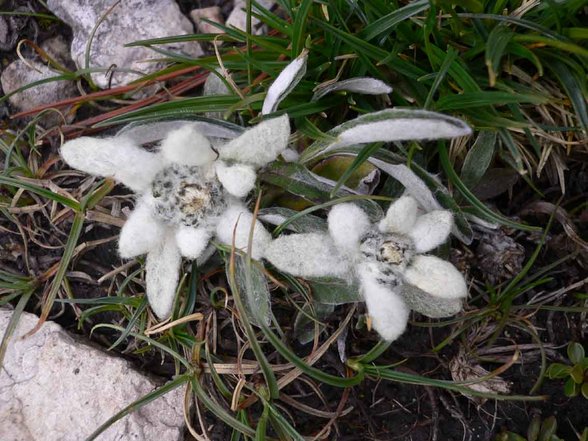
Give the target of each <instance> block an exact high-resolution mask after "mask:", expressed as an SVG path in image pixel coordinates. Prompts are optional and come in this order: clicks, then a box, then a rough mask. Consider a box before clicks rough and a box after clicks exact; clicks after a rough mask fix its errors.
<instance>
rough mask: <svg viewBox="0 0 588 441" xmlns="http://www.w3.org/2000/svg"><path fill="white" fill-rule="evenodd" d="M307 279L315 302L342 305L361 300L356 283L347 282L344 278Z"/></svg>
mask: <svg viewBox="0 0 588 441" xmlns="http://www.w3.org/2000/svg"><path fill="white" fill-rule="evenodd" d="M307 281H308V282H309V284H310V287H311V288H312V298H313V300H314V301H315V302H318V303H324V304H327V305H344V304H347V303H355V302H361V301H362V300H363V299H362V297H361V295H360V294H359V287H358V286H357V285H356V284H349V283H347V282H346V281H345V280H341V279H336V278H334V277H318V278H309V279H307Z"/></svg>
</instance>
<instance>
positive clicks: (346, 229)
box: [264, 196, 467, 340]
mask: <svg viewBox="0 0 588 441" xmlns="http://www.w3.org/2000/svg"><path fill="white" fill-rule="evenodd" d="M417 211H418V207H417V203H416V201H415V200H414V199H413V198H412V197H409V196H404V197H401V198H400V199H398V200H397V201H395V202H394V203H393V204H392V205H391V206H390V208H389V209H388V212H387V213H386V216H385V217H384V219H382V220H381V221H380V222H379V223H378V224H377V225H372V224H371V222H370V220H369V218H368V216H367V214H366V213H365V212H364V211H363V210H362V209H361V208H359V207H358V206H357V205H354V204H349V203H348V204H340V205H337V206H335V207H334V208H333V209H332V210H331V211H330V213H329V216H328V228H329V233H328V234H326V233H309V234H291V235H289V236H283V237H279V238H277V239H276V240H274V241H273V242H272V243H271V244H270V245H269V246H268V247H267V249H266V253H265V256H264V257H265V258H266V259H267V260H268V261H270V262H271V263H272V264H273V265H274V266H275V267H276V268H278V269H279V270H281V271H284V272H288V273H290V274H293V275H295V276H301V277H307V278H312V277H325V276H332V277H338V278H342V279H346V280H347V281H348V282H349V283H353V282H355V283H358V285H359V287H360V292H361V294H362V296H363V298H364V299H365V301H366V304H367V309H368V313H369V315H370V317H371V320H372V325H373V328H374V329H375V330H376V331H378V332H379V333H380V335H381V336H382V337H383V338H384V339H386V340H395V339H396V338H398V337H399V336H400V334H402V333H403V332H404V329H405V328H406V324H407V322H408V314H409V306H410V307H412V308H413V309H417V310H418V309H419V307H420V308H421V309H424V310H426V311H428V312H429V314H428V315H431V316H442V315H448V314H452V313H455V312H457V311H458V310H459V309H460V308H461V299H462V298H463V297H465V296H466V295H467V287H466V283H465V280H464V278H463V276H462V275H461V273H460V272H459V271H458V270H457V269H456V268H455V267H454V266H453V265H452V264H451V263H449V262H447V261H445V260H442V259H440V258H438V257H435V256H429V255H423V254H422V253H426V252H427V251H431V250H432V249H434V248H436V247H437V246H439V245H440V244H442V243H443V242H444V241H445V240H446V239H447V237H448V236H449V233H450V230H451V226H452V224H453V217H452V215H451V213H450V212H449V211H446V210H436V211H432V212H429V213H426V214H424V215H422V216H418V212H417ZM294 256H296V257H294ZM427 302H430V303H432V305H429V307H427V305H426V303H427ZM431 306H434V307H433V309H432V310H431ZM437 307H438V308H439V311H438V313H437V312H436V311H435V309H436V308H437Z"/></svg>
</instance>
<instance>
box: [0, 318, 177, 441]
mask: <svg viewBox="0 0 588 441" xmlns="http://www.w3.org/2000/svg"><path fill="white" fill-rule="evenodd" d="M11 314H12V311H8V310H6V309H0V335H3V334H4V332H5V330H6V326H7V324H8V321H9V319H10V316H11ZM37 320H38V318H37V317H36V316H35V315H33V314H28V313H23V315H22V316H21V318H20V321H19V323H18V327H17V329H16V331H15V333H14V334H13V336H12V339H11V340H10V343H9V345H8V350H7V352H6V356H5V358H4V366H3V368H2V369H1V370H0V422H1V423H0V439H1V440H2V441H23V440H27V441H37V440H38V441H41V440H61V441H69V440H71V441H78V440H82V439H85V438H86V437H88V435H90V434H91V433H92V432H93V431H94V430H95V429H96V428H97V427H98V426H100V425H101V424H102V423H104V422H105V421H106V420H107V419H108V418H110V417H112V416H113V415H114V414H116V413H117V412H118V411H119V410H121V409H122V408H124V407H125V406H127V405H129V404H131V403H132V402H133V401H135V400H137V399H138V398H140V397H142V396H144V395H146V394H147V393H149V392H151V391H152V390H154V389H155V388H156V387H157V385H156V383H155V382H154V381H153V380H152V379H150V378H148V377H146V376H144V375H143V374H140V373H139V372H137V371H135V370H134V369H132V368H131V367H130V365H129V362H127V361H126V360H123V359H122V358H117V357H114V356H112V355H109V354H106V353H105V352H103V351H101V350H99V349H96V348H94V347H91V346H88V345H86V344H83V343H81V342H79V341H77V340H75V339H74V338H72V337H71V336H70V335H69V334H67V333H66V332H65V331H64V330H63V329H62V328H61V327H60V326H59V325H57V324H56V323H53V322H47V323H45V324H44V325H43V327H42V328H41V329H40V330H39V331H38V332H37V333H36V334H34V335H32V336H30V337H26V338H21V337H22V336H23V335H24V334H26V333H27V332H28V331H29V330H30V329H32V328H33V326H34V325H35V324H36V323H37ZM182 401H183V390H182V388H181V387H180V388H179V389H175V390H174V391H172V392H170V393H168V394H166V395H164V396H163V397H161V398H159V399H157V400H155V401H153V402H151V403H149V404H147V405H146V406H144V407H142V408H140V409H139V410H136V411H135V412H133V413H131V414H130V415H128V416H126V417H125V418H123V419H122V420H119V421H118V422H116V423H115V424H114V425H113V426H111V427H110V428H109V429H108V430H107V431H106V432H104V433H103V434H102V436H100V437H99V438H98V439H99V440H100V441H110V440H112V441H114V440H122V439H124V440H131V439H132V440H134V441H140V440H153V441H161V440H180V439H183V425H184V420H183V416H182V406H183V403H182Z"/></svg>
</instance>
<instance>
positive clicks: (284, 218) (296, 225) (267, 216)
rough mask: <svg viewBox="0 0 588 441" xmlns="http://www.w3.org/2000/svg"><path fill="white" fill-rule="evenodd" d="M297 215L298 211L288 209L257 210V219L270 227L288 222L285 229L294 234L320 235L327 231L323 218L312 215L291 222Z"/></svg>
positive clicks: (270, 208)
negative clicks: (270, 225)
mask: <svg viewBox="0 0 588 441" xmlns="http://www.w3.org/2000/svg"><path fill="white" fill-rule="evenodd" d="M299 213H300V212H299V211H296V210H292V209H290V208H284V207H269V208H263V209H261V210H259V215H258V219H260V220H262V221H264V222H267V223H270V224H272V225H281V224H282V223H284V222H288V224H287V226H286V228H285V229H286V230H290V231H293V232H295V233H322V232H325V231H327V222H326V221H325V220H324V219H323V218H321V217H318V216H314V215H312V214H306V215H304V216H301V217H298V216H297V217H296V218H294V219H293V220H292V217H293V216H296V215H298V214H299Z"/></svg>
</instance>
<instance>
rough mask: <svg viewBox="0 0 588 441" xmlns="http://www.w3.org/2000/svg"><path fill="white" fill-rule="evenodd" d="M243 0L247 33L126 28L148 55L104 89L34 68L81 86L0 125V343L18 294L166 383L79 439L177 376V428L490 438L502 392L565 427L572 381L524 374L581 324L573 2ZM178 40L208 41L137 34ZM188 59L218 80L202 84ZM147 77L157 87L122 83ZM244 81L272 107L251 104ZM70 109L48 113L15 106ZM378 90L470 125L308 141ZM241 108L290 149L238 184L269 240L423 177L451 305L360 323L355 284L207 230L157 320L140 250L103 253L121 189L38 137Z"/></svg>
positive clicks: (258, 101)
mask: <svg viewBox="0 0 588 441" xmlns="http://www.w3.org/2000/svg"><path fill="white" fill-rule="evenodd" d="M247 5H248V6H247V7H248V11H249V13H250V16H255V17H257V18H259V19H260V20H261V21H262V22H263V23H265V24H266V25H267V27H268V30H269V32H268V34H267V35H252V34H251V33H247V32H243V31H239V30H237V29H233V28H230V29H229V28H225V27H222V26H220V27H221V28H222V29H223V30H224V32H225V33H224V34H223V35H221V36H217V35H188V36H185V35H184V36H178V37H169V38H165V39H159V40H150V41H137V42H134V43H132V44H130V46H137V45H140V46H147V47H150V48H152V49H153V50H154V51H157V52H159V53H160V54H161V58H162V59H165V60H167V61H168V64H169V66H168V67H167V68H166V69H165V70H163V71H161V72H158V73H156V74H152V75H150V76H147V77H145V78H143V80H142V81H139V82H137V83H136V84H132V85H129V86H125V87H119V88H115V89H109V90H106V91H98V90H97V89H95V86H94V85H93V83H92V82H91V80H90V79H89V72H91V71H92V66H90V69H89V70H80V71H75V72H74V71H65V70H64V71H63V72H61V73H60V74H59V75H56V78H59V79H74V80H77V81H78V82H79V85H80V87H81V88H82V90H84V94H82V95H81V96H80V97H77V98H75V99H70V100H66V101H63V102H58V103H53V104H52V105H48V106H43V107H39V108H37V109H32V110H31V111H30V112H25V113H21V114H13V115H12V117H13V119H11V120H9V121H8V123H7V124H6V123H5V126H4V127H3V131H2V133H1V134H0V149H1V150H2V159H3V161H4V169H3V173H2V174H1V175H0V212H1V213H2V216H1V219H0V226H1V227H2V235H1V236H0V245H1V247H2V253H1V254H0V258H1V262H0V263H1V266H0V294H1V298H0V304H1V305H12V307H13V308H14V313H13V318H12V320H11V323H10V325H9V328H8V330H7V332H6V333H5V335H4V337H3V340H2V345H1V346H0V358H1V354H2V353H3V352H4V351H5V349H6V346H7V345H8V344H9V342H10V337H11V332H12V331H13V330H14V327H15V326H16V323H17V322H18V319H19V316H20V314H21V313H22V312H23V311H25V310H26V311H31V312H36V313H39V314H40V317H41V319H40V322H39V323H40V324H41V323H42V322H43V321H45V320H47V319H48V318H55V319H56V320H58V321H60V322H61V323H62V324H64V325H65V326H67V327H68V328H70V329H72V330H77V332H80V333H84V334H86V335H90V334H91V335H92V338H94V339H96V340H98V341H100V342H101V343H103V344H104V345H105V346H107V347H109V348H110V349H111V350H116V351H121V352H123V353H125V354H127V355H128V356H130V357H133V358H134V359H135V360H136V361H137V363H138V364H139V365H141V366H143V367H145V368H146V369H148V370H150V371H152V372H155V373H159V374H160V375H163V376H164V377H166V378H167V379H172V380H171V381H170V382H169V383H167V384H166V385H165V386H163V387H162V388H160V389H158V390H156V391H154V392H152V393H151V394H149V395H148V396H145V397H144V398H143V399H141V400H139V401H138V402H136V403H129V407H128V408H127V409H123V410H122V411H121V412H120V413H118V414H116V415H114V416H113V417H112V418H111V419H110V420H109V421H107V422H104V424H102V425H101V426H100V427H99V428H97V430H96V432H95V433H94V434H93V436H92V437H91V438H95V437H96V436H98V434H99V433H101V432H102V431H103V430H104V429H105V428H106V427H108V425H110V424H112V423H113V422H115V421H116V420H118V419H119V418H121V417H122V416H124V415H125V413H126V412H128V411H130V410H132V409H136V408H138V407H140V406H141V405H142V404H144V403H147V402H149V401H151V400H153V399H156V398H157V397H159V396H161V395H163V394H165V393H167V392H169V391H170V390H172V389H174V388H178V387H184V388H185V390H186V403H187V406H186V415H187V421H188V430H189V432H190V433H191V435H192V436H193V437H194V438H196V439H206V438H207V437H209V438H215V437H216V438H217V439H251V438H256V439H264V438H265V437H272V438H278V439H297V440H300V439H304V438H303V437H313V438H315V439H328V438H329V437H337V436H340V437H342V438H343V437H345V436H355V435H356V434H357V433H362V434H366V437H368V436H369V437H372V438H380V439H381V438H386V437H396V438H399V439H403V438H407V437H412V438H413V439H419V438H431V439H449V438H456V439H460V438H461V437H462V436H475V435H478V433H474V432H475V431H484V433H485V434H486V436H487V437H488V438H490V437H491V436H494V435H496V431H497V430H498V428H499V427H500V423H498V424H495V422H496V421H500V420H501V419H502V418H508V419H510V420H512V421H517V423H518V426H519V427H520V430H516V431H515V432H524V430H525V428H526V427H527V426H528V420H529V417H528V415H527V413H526V412H525V409H524V405H523V404H521V403H520V402H521V401H523V402H524V401H533V402H534V406H539V407H541V408H542V410H543V413H544V414H547V415H550V414H552V413H553V410H554V408H556V407H557V409H559V412H561V413H563V412H565V413H566V415H567V417H568V419H569V424H568V421H563V422H561V424H560V435H559V436H563V437H565V439H573V438H572V437H573V436H575V430H576V429H577V428H578V427H580V422H581V421H582V418H585V414H586V412H585V408H584V407H582V406H585V402H586V401H585V400H584V399H581V398H579V397H578V398H574V399H569V398H568V397H566V396H564V395H563V394H562V393H561V388H560V387H555V388H552V386H553V385H554V382H550V381H545V380H546V376H547V375H546V374H547V373H549V374H552V373H553V372H552V370H553V371H557V369H556V368H550V369H549V370H548V364H549V361H548V360H549V359H550V358H552V357H555V356H556V353H555V350H554V348H555V347H557V346H561V345H562V344H567V342H569V341H582V338H585V334H584V333H585V332H586V331H585V329H584V328H583V327H582V322H583V317H585V314H586V312H587V311H588V307H587V298H586V295H585V283H586V280H585V278H584V277H585V276H583V274H585V268H586V265H587V264H588V254H587V250H588V245H587V243H586V233H587V232H586V230H585V226H584V227H583V226H582V220H583V219H585V216H586V210H587V205H586V202H585V200H586V198H585V189H586V182H587V178H586V170H585V162H586V155H587V154H588V143H587V131H588V110H587V107H586V99H587V97H588V91H587V89H586V81H585V79H586V71H587V67H588V51H587V50H586V49H585V44H584V43H585V41H586V39H587V36H588V31H587V28H586V26H585V23H586V17H587V15H588V11H587V10H586V5H585V2H583V1H566V2H559V3H555V2H540V1H521V0H503V1H499V2H490V1H480V0H473V1H468V2H464V3H463V4H461V5H454V4H452V3H450V2H445V1H433V2H429V1H425V0H416V1H411V2H406V1H398V2H396V1H394V2H388V1H380V0H369V1H364V2H341V1H332V2H315V1H311V0H302V1H297V2H293V1H289V0H280V1H278V2H277V6H276V7H275V9H273V10H271V11H270V10H266V9H264V8H262V7H261V6H259V5H258V4H256V3H255V2H247ZM188 40H198V41H201V42H204V43H211V47H214V48H216V49H217V50H218V53H212V52H211V54H210V55H207V56H204V57H202V58H199V59H192V58H189V57H186V56H185V55H183V54H179V53H173V52H169V51H164V50H161V49H160V48H159V46H158V45H160V44H162V43H169V42H181V41H188ZM219 41H222V42H223V45H222V48H219V45H218V44H216V42H219ZM213 45H214V46H213ZM300 54H304V55H303V56H304V57H306V61H305V67H306V69H305V72H304V73H300V72H302V70H296V72H299V73H300V76H299V78H297V81H298V82H297V84H296V87H294V88H292V89H291V90H281V89H280V90H275V89H274V90H273V91H271V85H272V84H274V83H275V80H276V78H277V77H278V75H279V74H280V73H281V72H282V71H283V70H284V68H286V66H288V65H289V64H290V63H292V62H294V61H296V60H298V59H300V58H299V56H300ZM212 76H214V77H215V78H216V79H218V80H220V81H221V82H222V84H224V88H220V89H218V88H217V89H216V90H217V91H216V92H215V93H214V94H212V95H202V94H201V90H200V87H201V86H202V85H203V84H204V83H205V82H206V81H207V78H209V77H212ZM367 78H370V79H369V80H368V79H367ZM372 81H377V83H373V82H372ZM156 82H157V83H159V84H162V83H165V89H163V90H159V91H155V92H152V93H153V94H152V95H150V96H148V97H138V95H136V94H135V92H136V91H137V89H144V88H145V86H147V85H150V84H153V83H156ZM382 84H384V86H385V87H383V86H382ZM34 86H35V85H30V87H34ZM390 87H391V90H390ZM370 90H374V91H375V92H376V93H374V94H369V93H368V92H369V91H370ZM270 91H271V93H270ZM143 96H144V95H143ZM268 96H270V97H272V102H273V103H271V104H270V105H268V106H266V108H265V109H264V108H263V107H264V106H263V104H264V100H266V97H268ZM282 98H283V100H281V99H282ZM0 100H2V101H4V100H6V97H4V98H0ZM72 105H73V106H74V110H76V111H77V115H76V119H75V121H74V122H72V123H71V124H64V125H62V126H60V127H42V126H41V125H39V124H38V119H37V117H35V118H33V119H32V120H28V121H26V122H25V120H23V119H22V118H23V117H25V116H27V115H37V116H38V115H40V112H44V111H49V110H47V109H49V108H52V109H57V110H59V111H61V110H64V109H65V108H67V107H68V106H72ZM390 107H394V108H400V109H403V110H402V111H407V112H415V111H417V110H418V111H419V112H422V111H423V109H424V110H425V111H434V112H442V113H444V114H447V115H451V118H459V119H461V120H463V121H465V122H466V123H467V125H468V126H470V127H472V129H473V133H472V135H471V136H457V137H455V138H453V139H451V140H450V141H447V140H436V141H433V142H427V141H426V139H430V138H431V137H430V136H429V137H422V136H419V131H420V129H421V126H419V124H417V123H414V124H412V125H411V126H410V127H407V130H412V133H411V135H413V136H410V137H409V136H407V137H404V138H402V139H396V140H393V141H390V140H388V139H385V140H381V139H375V140H372V141H370V142H365V143H356V144H354V143H351V144H343V145H339V146H335V147H336V148H331V147H332V146H333V144H334V141H335V140H336V139H337V136H338V135H340V133H341V132H340V130H341V126H343V127H346V126H345V125H346V124H349V122H350V121H353V120H356V119H359V118H361V117H362V115H366V114H371V113H373V112H381V111H387V109H388V108H390ZM264 110H265V111H266V112H269V113H270V115H269V116H272V117H275V116H279V115H283V114H287V115H288V117H289V118H290V124H291V132H292V134H291V137H290V150H289V151H288V152H286V153H287V154H286V155H283V156H282V158H281V160H278V161H274V162H272V163H270V164H268V165H267V166H265V167H264V168H263V169H261V170H259V172H258V180H257V181H256V183H255V188H254V193H253V196H252V197H250V199H249V200H248V201H247V202H248V204H249V210H250V211H251V212H252V213H255V215H256V216H257V218H258V219H259V220H260V221H261V222H264V223H265V225H266V226H267V228H268V229H269V228H270V226H271V228H273V231H272V234H273V237H277V236H278V235H279V234H281V233H283V232H287V231H290V232H292V233H309V232H312V231H314V232H317V231H318V232H320V231H323V232H324V231H326V229H327V228H328V227H327V223H326V218H327V214H328V211H329V210H330V209H331V208H332V207H333V206H336V205H337V204H340V203H348V202H354V203H356V204H359V205H361V207H362V209H364V210H365V211H366V213H368V214H370V215H371V216H373V217H374V218H373V221H376V220H377V219H381V218H382V217H383V213H384V212H385V210H387V209H388V207H389V206H390V204H391V203H392V202H393V201H395V200H397V199H398V198H399V197H401V195H402V193H403V192H404V191H405V189H408V190H409V191H411V192H419V191H420V192H421V193H420V194H427V195H429V194H430V195H432V199H431V200H430V201H429V202H430V203H431V204H437V207H436V208H437V209H441V210H449V211H451V212H452V215H453V219H454V222H455V228H454V235H453V236H454V240H453V243H452V247H451V248H450V247H448V246H443V247H441V249H439V250H437V251H436V252H437V254H438V255H439V256H441V257H443V258H449V259H451V261H452V262H453V263H454V265H455V266H456V267H457V268H458V269H459V270H460V271H462V272H463V273H464V274H466V279H467V282H468V289H469V292H470V296H469V298H468V299H466V300H465V302H464V310H463V312H460V313H459V314H458V315H457V316H455V317H453V318H445V319H429V318H427V317H423V316H422V315H419V314H413V315H412V316H411V317H410V324H411V332H410V334H406V335H405V336H404V337H400V338H399V339H398V340H396V341H395V342H394V343H393V344H390V343H386V342H383V341H381V340H380V338H379V336H378V334H377V333H375V332H371V330H370V329H371V328H370V321H369V319H368V318H367V317H368V315H367V314H366V311H365V309H364V306H363V305H362V304H361V303H358V298H359V297H358V289H357V286H354V285H353V284H351V285H349V284H347V283H341V281H339V280H337V279H332V278H321V279H314V280H313V279H310V278H308V279H306V278H303V277H294V276H292V275H291V274H288V272H286V271H284V272H282V271H280V270H279V269H277V268H276V267H273V266H271V265H263V264H262V263H260V262H259V261H256V260H255V259H251V258H250V257H251V256H248V255H247V253H246V252H240V251H238V250H235V249H234V247H232V246H230V245H227V244H226V243H224V244H223V243H220V242H216V241H214V242H213V245H214V251H215V252H214V255H212V256H211V257H210V258H209V259H208V260H207V261H206V262H205V263H202V264H199V263H198V261H194V262H191V263H188V262H184V263H183V264H182V265H181V268H180V273H179V276H178V287H177V291H176V293H175V297H174V304H173V305H171V315H170V320H169V322H168V323H166V324H162V325H160V324H159V320H158V319H157V317H155V316H154V315H153V313H152V312H151V311H150V309H149V308H148V303H147V299H146V296H145V294H144V293H145V291H146V287H145V278H146V275H145V264H146V263H145V261H144V259H143V258H142V257H141V256H137V257H134V258H133V259H131V260H125V261H121V260H120V257H119V255H118V253H117V249H116V248H117V246H116V242H117V240H118V237H119V233H120V228H121V227H122V225H123V224H124V222H125V218H126V215H127V214H128V213H129V212H130V210H131V208H132V207H133V206H134V204H135V201H134V196H133V195H132V194H130V193H129V192H128V191H127V190H126V189H124V188H122V187H118V186H116V185H115V183H114V182H113V181H112V180H110V179H102V178H97V177H95V176H88V175H87V174H84V173H81V172H78V171H74V170H71V169H69V168H67V167H66V166H65V164H64V163H63V162H62V161H61V160H60V157H59V154H58V152H59V148H60V146H61V144H62V137H65V138H67V139H75V138H77V137H79V136H80V135H83V134H92V135H95V134H96V133H97V132H102V133H101V134H100V136H106V135H112V134H114V133H115V132H116V131H119V130H121V129H122V128H123V127H124V133H126V134H129V133H130V134H134V135H136V136H140V137H141V144H145V145H150V144H152V143H154V142H158V141H159V140H160V139H162V138H163V134H164V133H166V132H165V130H164V129H163V128H164V127H166V124H169V123H170V121H178V120H180V121H182V122H186V121H188V122H194V121H197V122H204V123H211V121H213V120H215V121H218V119H219V117H220V119H221V120H222V121H221V122H220V123H219V122H217V123H216V126H217V127H218V128H219V130H220V129H225V130H242V128H243V127H247V126H249V125H251V126H253V125H255V124H257V123H259V122H260V121H261V120H262V119H263V118H262V113H264V112H263V111H264ZM52 111H54V110H52ZM147 127H157V128H158V129H159V130H153V131H148V130H146V128H147ZM464 135H465V134H464ZM286 159H287V161H286ZM423 192H424V193H423ZM429 209H432V208H429ZM271 220H273V221H274V222H275V221H276V220H277V222H276V224H275V225H274V226H272V223H271V222H270V221H271ZM482 245H483V246H482ZM415 309H416V308H415ZM563 323H565V325H562V324H563ZM303 343H305V344H303ZM574 357H575V355H574ZM578 359H579V358H577V357H575V358H574V359H573V360H572V359H571V357H570V360H571V361H572V363H573V364H578V362H577V361H574V360H578ZM568 367H569V368H571V369H570V370H569V373H570V374H571V373H572V371H573V369H574V368H573V367H572V366H568V365H566V368H568ZM558 372H563V371H558ZM566 375H568V373H567V369H566ZM570 378H573V377H570ZM578 378H579V377H578ZM577 384H579V383H576V382H575V381H574V385H577ZM580 389H582V387H578V386H574V390H580ZM513 402H514V403H513ZM577 403H579V404H577ZM195 404H196V405H195ZM545 433H547V431H546V432H545ZM554 433H555V431H553V432H551V435H550V436H552V435H553V434H554ZM507 439H509V438H507Z"/></svg>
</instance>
